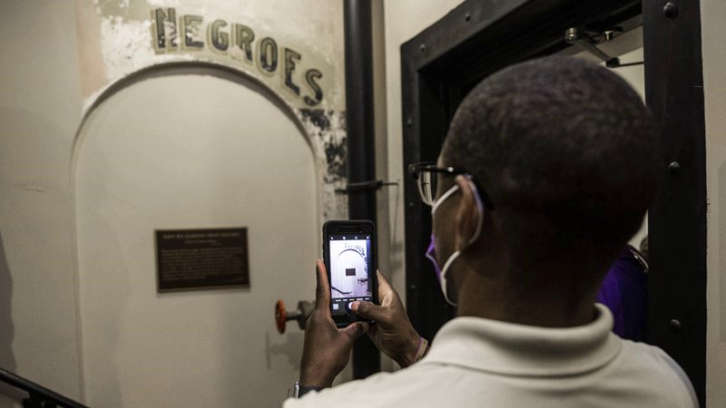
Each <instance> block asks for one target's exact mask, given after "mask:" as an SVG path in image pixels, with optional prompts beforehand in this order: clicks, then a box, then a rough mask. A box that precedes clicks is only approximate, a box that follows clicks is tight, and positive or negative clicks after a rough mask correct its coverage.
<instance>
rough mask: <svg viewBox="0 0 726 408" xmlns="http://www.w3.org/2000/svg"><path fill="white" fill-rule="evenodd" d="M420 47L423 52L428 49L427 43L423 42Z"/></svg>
mask: <svg viewBox="0 0 726 408" xmlns="http://www.w3.org/2000/svg"><path fill="white" fill-rule="evenodd" d="M419 49H420V50H421V52H424V51H426V44H421V46H420V47H419Z"/></svg>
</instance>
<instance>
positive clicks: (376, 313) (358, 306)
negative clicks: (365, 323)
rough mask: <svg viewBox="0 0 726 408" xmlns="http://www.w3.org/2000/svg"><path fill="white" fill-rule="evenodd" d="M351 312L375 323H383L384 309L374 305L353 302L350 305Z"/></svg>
mask: <svg viewBox="0 0 726 408" xmlns="http://www.w3.org/2000/svg"><path fill="white" fill-rule="evenodd" d="M351 309H353V312H355V314H357V315H358V316H360V317H363V318H366V319H371V320H375V321H385V320H386V319H385V316H386V313H387V312H386V308H385V307H382V306H377V305H374V304H373V303H371V302H353V304H352V305H351Z"/></svg>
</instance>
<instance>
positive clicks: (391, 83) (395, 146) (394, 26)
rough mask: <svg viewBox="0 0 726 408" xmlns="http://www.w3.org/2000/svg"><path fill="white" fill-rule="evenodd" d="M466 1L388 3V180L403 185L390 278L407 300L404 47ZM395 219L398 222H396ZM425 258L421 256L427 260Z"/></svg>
mask: <svg viewBox="0 0 726 408" xmlns="http://www.w3.org/2000/svg"><path fill="white" fill-rule="evenodd" d="M462 2H463V0H395V1H386V2H384V7H385V13H384V19H385V36H386V38H385V44H386V50H385V51H386V54H385V55H386V106H387V113H386V115H387V118H386V119H387V123H388V125H387V129H386V133H387V139H388V179H389V180H394V181H399V182H400V191H399V194H400V199H399V200H398V206H397V207H398V208H396V203H395V200H390V202H389V217H390V220H391V232H393V230H395V231H396V236H395V240H393V237H392V242H391V248H390V251H391V253H390V259H391V261H390V265H391V266H390V267H391V270H390V271H388V274H387V275H386V276H389V279H390V280H391V283H392V285H393V286H394V287H395V288H396V290H397V291H398V293H399V294H400V295H401V298H403V301H404V303H405V301H406V299H405V296H406V290H405V289H406V277H405V273H404V267H405V265H404V263H405V250H404V248H405V242H404V237H403V233H404V222H403V221H404V214H403V209H404V200H403V182H404V179H405V177H408V175H407V174H404V172H403V149H404V146H403V121H402V119H401V116H402V110H401V45H402V44H403V43H405V42H406V41H408V40H410V39H411V38H413V37H415V36H416V35H417V34H418V33H420V32H421V31H422V30H423V29H425V28H426V27H428V26H430V25H431V24H433V23H435V22H436V21H437V20H439V19H440V18H442V17H443V16H445V15H446V14H447V13H448V12H449V11H451V10H452V9H454V8H455V7H456V6H458V5H459V4H461V3H462ZM394 217H395V220H394ZM423 255H424V254H421V256H423Z"/></svg>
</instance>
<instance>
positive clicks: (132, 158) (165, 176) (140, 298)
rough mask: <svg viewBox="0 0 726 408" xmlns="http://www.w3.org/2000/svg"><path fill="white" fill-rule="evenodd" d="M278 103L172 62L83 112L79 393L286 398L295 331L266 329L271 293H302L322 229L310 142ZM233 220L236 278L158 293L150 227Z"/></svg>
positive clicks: (141, 399) (227, 400)
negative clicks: (237, 237)
mask: <svg viewBox="0 0 726 408" xmlns="http://www.w3.org/2000/svg"><path fill="white" fill-rule="evenodd" d="M172 73H173V72H172ZM206 73H207V74H209V73H210V71H207V72H206ZM280 105H281V104H280V103H277V101H275V100H274V99H273V100H271V99H270V98H269V91H267V90H266V89H263V88H261V87H259V86H256V85H255V84H253V83H250V82H249V81H244V80H243V81H239V82H233V81H232V80H230V78H226V79H224V78H219V77H214V76H208V75H205V76H203V75H172V76H164V77H160V78H154V79H149V80H146V81H142V82H139V83H136V84H134V85H131V86H129V87H127V88H125V89H123V90H122V91H119V92H118V93H116V94H114V95H113V96H112V97H111V98H110V99H109V100H107V101H106V102H104V104H102V105H101V106H100V107H99V108H98V109H96V110H95V111H94V113H93V114H92V115H91V116H90V117H89V118H88V120H87V121H86V122H85V123H84V127H83V129H82V131H81V133H80V135H79V143H80V146H79V148H78V154H77V158H76V160H75V163H74V164H75V168H76V171H75V187H76V194H75V197H76V220H77V232H78V259H79V265H78V267H79V272H78V273H79V282H80V304H81V308H80V310H81V322H82V334H83V336H82V338H83V367H84V379H85V386H86V402H87V403H88V404H89V405H90V406H94V407H95V406H99V407H100V406H107V407H129V408H131V407H133V408H137V407H138V408H142V407H164V406H168V407H202V406H206V407H231V406H249V407H262V406H279V405H281V403H282V401H283V400H284V399H285V397H286V395H287V390H288V389H289V388H290V386H291V384H293V383H294V381H295V380H296V379H297V378H298V376H299V368H300V357H301V352H302V346H303V332H302V331H300V330H299V329H298V328H297V327H296V324H295V322H292V323H291V324H290V325H289V326H288V330H287V331H286V333H285V334H283V335H280V334H279V333H277V331H276V330H275V325H274V321H273V313H272V306H273V304H274V302H275V301H276V300H277V299H279V298H281V299H283V300H284V301H286V304H287V305H288V308H293V307H294V306H295V304H296V303H297V301H298V300H301V299H309V298H312V295H313V293H314V290H315V275H314V273H313V270H314V268H313V264H314V259H315V257H316V256H318V254H319V250H318V248H320V242H321V239H320V233H319V232H318V230H319V226H320V223H319V222H318V219H317V204H318V203H317V197H316V177H315V170H314V163H315V162H314V157H313V152H312V149H311V146H310V145H309V143H308V142H307V140H306V136H305V135H303V134H302V133H301V132H300V129H299V128H298V127H297V118H295V117H294V116H292V114H289V115H286V113H285V111H283V110H281V109H280ZM231 227H246V228H247V229H248V230H247V240H248V246H249V251H248V257H249V273H250V286H249V287H248V288H227V289H218V290H206V291H197V292H189V291H185V292H176V293H161V294H160V293H157V290H156V282H157V278H156V254H155V244H154V230H170V229H171V230H174V229H194V228H231Z"/></svg>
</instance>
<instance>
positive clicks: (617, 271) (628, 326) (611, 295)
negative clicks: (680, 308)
mask: <svg viewBox="0 0 726 408" xmlns="http://www.w3.org/2000/svg"><path fill="white" fill-rule="evenodd" d="M634 251H635V249H634V248H632V247H630V246H628V248H626V250H625V251H624V252H623V253H622V254H621V255H620V256H619V257H618V259H617V260H616V261H615V263H614V264H613V266H611V267H610V270H609V271H608V273H607V275H606V276H605V279H604V280H603V283H602V287H601V288H600V292H599V293H598V295H597V301H598V302H599V303H602V304H604V305H605V306H607V307H608V309H610V311H611V312H612V313H613V318H614V324H613V332H615V334H617V335H618V336H620V337H622V338H624V339H628V340H634V341H645V338H646V336H647V335H648V273H647V264H645V261H644V260H642V256H640V255H639V254H638V253H637V252H635V253H634ZM636 254H637V255H636ZM636 256H638V257H639V258H640V259H639V258H638V257H636Z"/></svg>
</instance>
